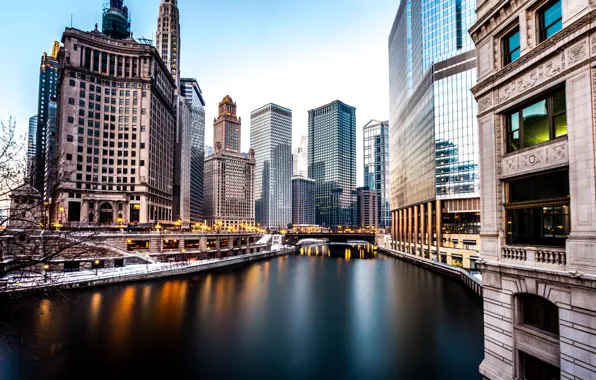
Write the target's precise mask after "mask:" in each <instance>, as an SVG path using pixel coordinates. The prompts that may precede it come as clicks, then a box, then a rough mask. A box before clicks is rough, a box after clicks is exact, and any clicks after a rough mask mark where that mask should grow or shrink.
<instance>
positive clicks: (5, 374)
mask: <svg viewBox="0 0 596 380" xmlns="http://www.w3.org/2000/svg"><path fill="white" fill-rule="evenodd" d="M330 252H331V251H329V250H326V251H325V252H323V250H322V249H320V250H319V249H317V250H316V252H315V251H314V249H313V250H312V252H311V256H310V257H309V256H308V252H307V251H304V252H303V253H304V256H301V255H297V256H289V257H282V258H276V259H272V260H269V261H263V262H258V263H255V264H249V265H245V266H237V267H233V268H228V269H223V270H220V271H217V272H211V273H203V274H198V275H195V276H189V277H181V278H175V279H166V280H161V281H150V282H143V283H134V284H125V285H115V286H109V287H101V288H95V289H90V290H82V291H77V292H70V293H66V298H57V299H51V300H48V299H45V300H43V299H39V298H37V299H30V300H27V301H24V302H23V301H21V302H19V306H18V307H17V306H16V305H12V304H10V302H6V300H4V301H1V302H2V304H0V320H2V321H6V320H7V319H11V320H12V321H11V325H12V326H13V329H11V331H12V332H13V333H24V335H25V337H26V339H25V340H24V341H23V343H22V344H15V342H12V343H13V344H12V345H8V344H7V342H6V340H2V341H0V379H2V380H12V379H71V378H73V379H96V378H98V379H100V378H103V379H121V378H128V379H153V378H163V379H209V378H223V379H479V378H480V376H479V375H478V365H479V364H480V361H481V360H482V333H483V325H482V309H481V303H480V302H479V301H478V300H477V299H476V297H475V296H474V294H473V293H472V292H471V291H469V290H468V289H466V288H464V286H462V285H461V284H459V283H457V282H455V281H452V280H450V279H448V278H445V277H442V276H440V275H437V274H435V273H432V272H428V271H426V270H423V269H421V268H419V267H416V266H413V265H411V264H408V263H405V262H402V261H399V260H395V259H392V258H389V257H385V256H383V255H378V256H377V255H376V254H373V255H369V254H368V253H365V254H364V255H362V252H358V251H356V250H352V251H349V252H347V251H345V248H341V250H339V249H337V248H334V249H333V250H332V252H333V254H331V255H329V253H330ZM317 254H318V256H317ZM321 254H323V256H321ZM328 255H329V256H330V257H328ZM348 256H349V257H348ZM371 256H372V259H368V260H367V259H365V260H362V259H360V258H361V257H365V258H366V257H371ZM15 308H16V309H15ZM5 331H9V330H5Z"/></svg>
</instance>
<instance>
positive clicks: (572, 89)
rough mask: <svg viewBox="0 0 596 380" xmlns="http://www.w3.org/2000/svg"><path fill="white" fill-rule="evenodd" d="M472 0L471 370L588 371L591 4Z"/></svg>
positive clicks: (561, 375) (525, 373) (592, 215)
mask: <svg viewBox="0 0 596 380" xmlns="http://www.w3.org/2000/svg"><path fill="white" fill-rule="evenodd" d="M475 4H476V13H477V19H478V21H477V22H476V23H475V24H474V25H473V26H472V27H470V28H469V31H470V34H471V35H472V38H473V40H474V42H475V44H476V49H477V60H478V83H477V84H476V85H475V86H474V87H473V88H472V89H471V92H472V93H473V94H474V96H475V97H476V99H477V100H478V126H479V135H480V141H481V144H480V167H481V169H482V170H481V180H482V187H481V194H482V197H481V199H482V212H481V217H482V235H481V239H482V244H481V247H482V248H481V254H480V256H481V259H482V261H481V263H480V265H479V267H480V271H481V274H482V282H483V284H484V291H483V296H484V297H483V301H484V308H483V311H484V332H485V336H484V360H483V362H482V363H481V364H480V373H481V375H482V377H483V378H485V379H490V380H500V379H596V196H595V195H596V140H595V139H594V136H595V135H594V132H595V130H596V129H595V127H596V121H595V119H594V117H595V116H596V82H595V78H596V77H595V75H596V72H595V71H594V68H593V66H592V60H593V57H594V42H595V40H594V35H595V33H596V25H595V24H594V23H593V22H591V21H590V20H593V17H594V4H592V3H589V2H581V3H573V2H567V1H562V0H555V1H548V2H544V1H539V0H531V1H527V2H523V3H519V4H517V5H516V6H510V5H509V4H507V3H500V2H499V3H492V2H490V1H487V0H480V1H478V2H475Z"/></svg>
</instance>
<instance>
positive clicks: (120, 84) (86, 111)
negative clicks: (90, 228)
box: [52, 1, 176, 226]
mask: <svg viewBox="0 0 596 380" xmlns="http://www.w3.org/2000/svg"><path fill="white" fill-rule="evenodd" d="M111 5H112V7H111V8H109V10H107V11H106V12H104V23H103V25H104V31H106V30H109V33H108V34H104V33H101V32H99V30H97V29H95V30H93V31H91V32H83V31H81V30H77V29H73V28H67V29H66V30H65V32H64V35H63V38H62V41H63V43H64V48H63V49H62V50H61V51H60V55H59V57H60V65H61V67H62V68H63V72H62V75H61V76H60V83H59V91H58V116H57V120H58V121H57V125H58V127H57V136H56V142H57V150H56V157H59V161H60V165H58V166H57V168H56V169H57V170H60V172H61V173H62V175H64V174H66V175H67V177H68V178H67V180H65V181H62V180H61V182H60V183H59V184H58V189H57V194H56V195H55V196H54V199H53V207H52V208H53V210H54V214H53V217H54V218H53V220H54V221H57V220H59V218H60V220H63V221H64V223H69V224H70V225H71V226H72V225H98V224H99V225H120V224H125V223H139V224H145V223H171V222H172V197H173V188H172V187H173V168H174V144H175V138H176V129H175V128H176V104H175V103H174V102H175V99H176V97H175V89H176V83H175V82H174V80H173V79H172V76H171V75H170V74H169V72H168V69H167V67H166V66H165V64H164V63H163V61H162V60H161V57H160V56H159V53H158V52H157V50H156V49H155V48H154V47H152V46H151V44H150V43H146V41H145V40H141V41H142V42H139V41H136V40H134V39H133V38H132V36H131V35H130V34H126V33H124V32H122V31H123V30H126V27H125V25H127V21H126V20H128V16H127V15H128V11H127V10H126V9H125V7H123V4H122V2H121V1H120V2H119V1H112V2H111ZM107 21H112V23H110V22H107ZM106 26H108V27H109V28H108V29H106ZM110 36H112V37H110ZM58 174H60V173H57V175H58ZM60 177H62V176H60Z"/></svg>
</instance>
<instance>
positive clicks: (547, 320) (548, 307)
mask: <svg viewBox="0 0 596 380" xmlns="http://www.w3.org/2000/svg"><path fill="white" fill-rule="evenodd" d="M517 297H518V298H519V304H518V305H519V307H520V310H521V320H520V322H521V324H522V325H524V326H530V327H533V328H536V329H539V330H542V331H545V332H547V333H549V334H553V335H557V336H558V335H559V308H558V307H557V305H555V304H554V303H552V302H550V301H548V300H547V299H545V298H542V297H539V296H536V295H534V294H521V295H518V296H517Z"/></svg>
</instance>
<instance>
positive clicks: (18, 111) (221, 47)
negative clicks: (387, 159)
mask: <svg viewBox="0 0 596 380" xmlns="http://www.w3.org/2000/svg"><path fill="white" fill-rule="evenodd" d="M27 3H28V2H21V3H17V4H13V3H10V4H6V5H5V6H4V8H3V10H5V12H6V14H7V16H8V17H7V20H6V21H5V23H4V24H2V25H0V40H1V41H2V43H3V46H5V47H6V48H7V49H8V50H10V51H13V52H15V54H17V55H18V56H19V57H21V58H22V59H21V62H22V65H21V66H20V69H19V70H16V71H15V70H14V69H13V68H12V66H10V64H9V63H8V62H3V63H0V69H1V70H3V72H8V71H11V72H13V73H14V75H11V76H9V77H7V78H6V82H5V86H2V88H0V120H2V121H3V122H5V123H6V122H8V119H9V118H10V117H11V116H12V117H13V118H14V119H16V121H17V128H18V134H19V135H22V136H24V137H23V138H25V135H26V134H27V127H28V119H29V117H31V115H33V114H35V113H36V112H37V102H36V97H37V90H38V83H37V79H38V78H37V76H36V74H37V73H38V70H39V56H41V55H42V54H43V52H48V54H49V53H51V48H52V43H53V42H54V41H55V40H60V38H61V36H62V33H63V32H64V28H65V27H70V25H71V13H72V14H73V24H72V25H73V27H74V28H77V29H80V30H83V31H90V30H92V29H93V27H94V24H95V23H98V24H99V25H100V26H101V17H100V15H101V9H102V6H103V2H95V1H91V2H86V3H84V5H83V4H82V3H80V2H74V1H71V0H64V1H62V2H60V4H53V5H52V6H47V7H46V6H43V7H30V6H28V4H27ZM338 4H340V3H339V2H338V1H330V2H326V3H325V4H323V5H321V4H319V3H318V2H315V1H303V2H293V1H291V2H285V3H284V4H277V3H272V2H269V1H260V2H256V3H252V4H245V3H242V2H236V1H233V2H228V3H226V4H224V5H221V6H220V5H215V4H213V5H210V4H194V3H193V2H191V1H188V0H186V1H185V0H182V1H178V7H179V8H180V25H181V36H182V39H183V40H185V41H188V42H187V43H186V44H184V43H183V46H182V48H183V49H184V52H183V54H182V55H181V64H180V67H181V72H180V74H181V76H182V77H192V78H196V79H197V80H198V81H199V83H200V84H201V89H202V90H203V94H204V96H205V102H206V105H207V108H206V120H211V119H212V118H213V117H214V116H216V115H215V112H214V111H215V110H216V108H215V107H213V106H216V105H217V103H218V102H219V101H220V100H221V99H222V98H223V97H224V96H225V95H228V94H229V95H230V96H232V97H233V98H234V99H235V100H236V101H238V102H240V103H242V104H243V107H242V111H241V113H240V115H239V116H241V117H242V118H244V119H245V120H249V118H250V111H251V110H254V109H257V108H258V107H260V106H262V105H263V104H268V103H271V102H273V103H276V104H285V105H286V106H288V107H289V108H291V109H292V110H293V113H294V131H293V136H292V137H293V144H292V145H293V146H294V145H296V144H298V143H299V140H300V136H301V135H304V134H306V130H307V123H308V113H307V111H308V110H309V109H313V108H315V107H317V106H318V105H320V104H326V103H329V102H331V101H333V100H336V99H342V100H344V101H346V102H347V103H348V104H353V105H354V106H356V107H357V108H358V119H359V120H370V119H383V120H385V119H387V118H388V116H389V108H388V100H387V99H386V97H385V96H380V97H379V98H380V99H373V98H371V97H370V96H368V95H367V93H364V92H361V91H358V89H359V88H364V87H367V88H371V92H373V93H380V94H387V93H388V86H387V72H388V69H387V65H388V63H387V51H386V50H387V49H386V46H387V35H386V31H387V30H388V29H389V28H390V26H391V23H392V22H393V14H394V13H395V10H396V9H397V4H395V3H393V2H391V1H386V0H382V1H380V2H377V4H375V5H374V6H370V5H369V4H359V3H358V2H355V1H350V2H342V3H341V6H342V9H343V11H342V18H341V19H339V18H337V17H335V16H333V14H334V13H332V12H331V11H332V10H333V9H334V7H336V6H338ZM126 5H127V6H128V7H129V9H130V12H131V18H132V26H131V29H132V32H133V36H134V37H135V38H140V37H146V38H149V39H151V38H152V39H153V40H155V29H156V21H157V17H158V11H159V5H160V0H149V1H144V2H142V3H141V2H140V1H139V0H130V1H127V2H126ZM222 7H223V8H222ZM315 7H316V10H317V12H313V9H314V8H315ZM25 9H26V12H27V14H28V17H29V19H30V20H35V22H31V25H30V27H28V28H27V30H25V31H23V34H22V36H21V38H20V39H19V40H18V41H16V40H14V39H12V38H9V37H10V33H9V30H11V29H13V30H14V29H15V28H18V24H13V23H14V21H13V20H18V17H17V16H18V15H19V14H22V13H24V12H25ZM65 9H68V10H67V11H65ZM222 11H224V12H226V13H227V15H228V16H229V17H230V20H231V21H230V23H229V24H230V25H231V26H228V27H227V28H225V30H224V31H221V30H220V29H221V28H220V27H219V25H217V26H216V22H217V21H216V20H217V18H218V17H219V15H220V14H221V12H222ZM247 12H248V15H250V17H247ZM259 12H263V14H260V13H259ZM11 15H14V17H11ZM197 15H198V17H199V20H200V22H195V21H194V20H195V19H196V17H195V16H197ZM361 18H367V19H376V20H378V21H379V22H375V23H371V24H364V23H361V22H356V20H360V19H361ZM351 21H352V22H351ZM354 25H362V27H359V28H354V27H353V26H354ZM214 30H217V32H216V33H214V32H213V31H214ZM40 36H43V37H41V38H40ZM190 41H198V42H196V43H195V42H193V43H190ZM154 44H155V41H154ZM313 46H314V47H313ZM230 47H232V49H230ZM215 56H218V57H219V58H218V59H217V60H212V59H210V57H211V58H212V57H215ZM370 57H378V58H375V59H371V58H370ZM222 62H223V63H222ZM240 62H242V64H239V63H240ZM229 72H234V74H233V75H228V74H227V73H229ZM297 73H298V75H297ZM354 73H357V74H356V75H355V74H354ZM347 76H349V77H350V78H351V80H350V81H345V78H346V77H347ZM281 77H284V78H286V80H284V81H280V80H279V78H281ZM307 79H308V80H307ZM311 80H316V81H318V82H319V83H321V86H320V87H321V89H322V90H321V91H317V92H312V91H311V90H310V87H309V82H310V81H311ZM257 83H258V84H259V85H258V86H257V85H256V84H257ZM9 89H12V90H10V91H9ZM303 94H308V96H303ZM210 106H211V107H210ZM358 127H359V128H358V136H357V141H358V144H359V145H358V147H357V153H358V164H357V167H358V170H357V173H358V184H362V179H363V176H362V172H361V169H360V168H361V166H362V165H361V164H360V162H361V161H362V149H361V146H362V137H361V136H362V135H361V131H360V127H361V125H358ZM212 135H213V133H212V125H211V124H210V123H207V125H206V131H205V136H206V141H205V143H206V144H207V145H211V146H212V145H213V144H212V143H213V142H212V138H211V137H212ZM242 142H243V144H242V151H244V152H247V151H248V149H249V148H250V144H249V131H248V128H246V129H245V130H244V131H243V135H242Z"/></svg>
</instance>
